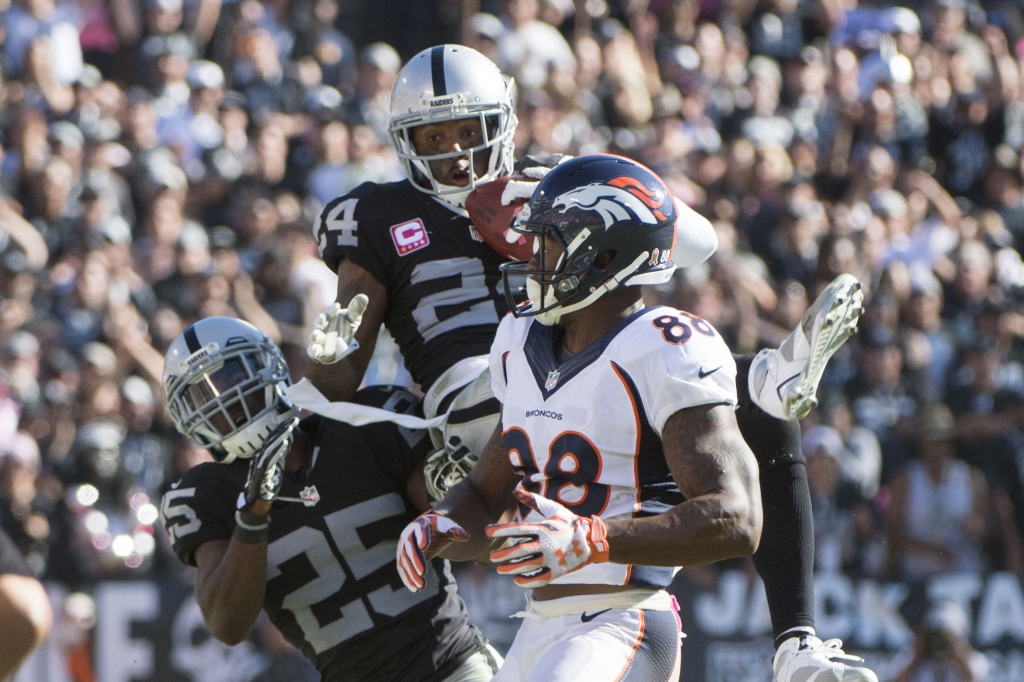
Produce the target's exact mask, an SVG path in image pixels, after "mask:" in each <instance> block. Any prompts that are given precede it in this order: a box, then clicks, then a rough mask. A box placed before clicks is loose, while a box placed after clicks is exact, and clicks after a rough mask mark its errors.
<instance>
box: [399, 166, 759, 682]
mask: <svg viewBox="0 0 1024 682" xmlns="http://www.w3.org/2000/svg"><path fill="white" fill-rule="evenodd" d="M675 220H676V210H675V207H674V205H673V201H672V198H671V195H670V194H669V192H668V190H667V189H666V188H665V186H664V183H663V182H662V181H661V179H660V178H658V177H657V176H656V175H655V174H654V173H652V172H651V171H649V170H648V169H646V168H644V167H643V166H641V165H639V164H637V163H635V162H633V161H629V160H627V159H624V158H621V157H616V156H610V155H594V156H584V157H579V158H576V159H573V160H570V161H567V162H564V163H562V164H560V165H559V166H558V167H557V168H555V169H554V170H553V171H552V172H551V173H549V174H548V175H547V177H546V178H545V179H544V180H543V181H542V182H541V184H540V186H539V187H538V189H537V191H536V193H535V194H534V196H533V198H532V199H531V201H530V203H529V204H528V205H527V206H526V207H525V208H524V209H523V211H522V212H521V213H520V217H519V218H518V219H517V220H516V223H515V226H514V229H516V231H518V232H521V233H522V234H525V235H528V236H530V237H533V238H535V243H536V244H537V248H536V249H535V251H536V255H535V256H534V258H533V259H532V260H531V261H529V263H524V262H517V263H511V264H508V265H506V266H503V268H502V269H503V271H504V276H505V286H506V291H508V292H511V285H510V284H509V277H512V276H515V275H527V276H528V277H527V280H526V282H527V290H528V293H529V296H530V302H528V303H525V304H523V305H521V306H519V307H518V308H516V309H515V312H514V315H512V316H508V317H506V318H505V319H504V320H503V321H502V324H501V326H500V327H499V329H498V333H497V336H496V338H495V341H494V344H493V346H492V347H491V353H490V357H489V363H490V369H491V381H492V387H493V389H494V394H495V396H497V397H498V398H499V400H501V402H502V416H501V424H499V426H498V428H497V429H496V430H495V431H494V434H493V436H492V439H491V441H490V443H489V444H488V446H487V449H486V450H485V451H484V453H483V457H482V460H481V462H480V463H479V464H478V465H477V466H476V468H474V469H473V471H471V472H470V474H469V477H468V479H467V480H465V481H463V482H462V483H460V484H459V485H457V486H455V487H454V488H453V489H452V490H451V491H450V492H449V494H448V496H447V497H446V498H445V499H444V501H442V502H441V503H440V504H439V505H438V506H437V507H436V508H435V509H434V510H433V511H431V512H427V513H426V514H424V515H422V516H420V517H419V518H418V519H417V520H416V521H414V522H413V523H412V524H410V525H409V526H407V527H406V530H405V532H404V533H403V541H402V543H401V544H400V546H399V552H398V566H399V573H400V575H401V576H402V578H403V581H404V582H405V583H406V585H407V586H408V587H409V588H410V589H412V590H418V589H419V588H420V587H421V586H422V585H423V581H422V579H421V578H420V569H421V567H425V566H426V562H427V561H428V560H429V559H430V558H432V557H433V556H434V555H436V554H437V553H438V552H440V553H442V554H443V555H444V556H448V557H449V558H452V559H470V558H475V557H477V556H479V555H481V554H482V553H483V552H485V551H486V550H488V549H489V548H491V546H492V542H493V541H495V540H497V541H502V540H507V542H505V543H503V544H500V545H498V547H499V548H498V549H495V550H494V551H492V552H491V553H490V555H489V558H490V559H491V561H493V562H494V563H496V564H497V570H498V572H499V573H502V574H506V575H512V576H515V581H516V583H517V584H519V585H521V586H523V587H527V588H530V589H531V590H532V592H531V593H530V599H529V603H528V607H527V611H526V614H524V615H525V620H524V623H523V625H522V627H521V628H520V631H519V633H518V635H517V637H516V640H515V642H514V643H513V645H512V648H511V650H510V651H509V654H508V657H507V658H506V662H505V665H504V666H503V667H502V669H501V670H500V671H499V672H498V674H497V676H496V677H495V679H496V680H500V681H502V682H511V681H517V682H518V681H524V682H525V681H526V680H531V681H532V680H537V681H539V680H546V681H554V682H562V681H566V682H568V681H569V680H581V679H586V680H609V681H611V680H644V681H645V682H660V681H665V682H668V681H669V680H675V679H677V678H678V674H679V664H680V652H679V636H680V630H679V627H680V626H679V621H678V619H677V617H676V616H675V613H674V608H673V602H672V599H671V597H670V596H669V595H668V593H667V592H665V588H666V587H667V586H668V585H669V583H670V582H671V580H672V577H673V575H674V574H675V571H676V570H677V569H678V567H680V566H684V565H699V564H706V563H711V562H714V561H718V560H721V559H726V558H729V557H734V556H746V555H750V554H752V553H753V552H754V550H755V549H756V548H757V543H758V540H759V538H760V533H761V500H760V493H759V485H758V470H757V463H756V460H755V459H754V455H753V453H751V451H750V449H749V447H748V446H747V444H746V442H745V441H744V440H743V436H742V435H741V433H740V429H739V426H738V425H737V423H736V416H735V413H734V410H735V407H736V402H737V400H736V378H735V373H736V365H735V362H734V361H733V358H732V354H731V353H730V352H729V349H728V347H727V346H726V345H725V342H724V341H723V340H722V338H721V336H719V334H718V333H717V332H716V331H715V330H714V329H713V328H712V327H711V325H710V324H708V323H707V322H705V321H704V320H701V319H700V318H696V317H694V316H691V315H688V314H686V313H683V312H681V311H678V310H675V309H672V308H667V307H656V308H645V307H644V306H643V299H642V296H641V290H640V287H639V286H638V285H642V284H653V283H657V282H663V281H665V280H666V279H667V278H668V277H670V276H671V274H672V271H673V270H674V269H675V265H674V264H673V262H672V260H671V257H672V249H673V247H674V245H675V228H674V225H675ZM631 285H632V286H631ZM510 295H511V293H510ZM453 541H459V542H458V543H455V542H453Z"/></svg>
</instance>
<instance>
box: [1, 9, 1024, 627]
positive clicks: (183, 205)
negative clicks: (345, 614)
mask: <svg viewBox="0 0 1024 682" xmlns="http://www.w3.org/2000/svg"><path fill="white" fill-rule="evenodd" d="M904 5H905V6H892V5H891V4H889V3H878V4H872V3H870V2H863V3H858V0H700V1H698V0H650V1H649V2H648V1H645V0H585V1H584V0H578V1H576V2H573V0H479V1H478V2H477V1H472V0H465V1H459V2H456V1H454V0H446V1H442V2H427V1H426V0H423V1H418V2H414V1H410V0H404V1H400V0H376V1H374V2H362V1H359V0H266V1H265V2H260V1H259V0H60V1H56V0H0V526H2V527H3V528H4V530H6V531H7V532H8V533H9V534H10V535H11V536H12V537H13V538H14V539H15V540H16V542H17V544H18V545H19V547H20V548H21V549H22V551H23V552H24V553H25V555H26V556H27V558H28V560H29V562H30V564H31V566H32V567H33V569H34V570H35V571H37V572H38V574H39V575H40V576H41V577H42V578H44V579H46V580H50V581H56V582H59V583H62V584H65V585H67V586H68V587H69V588H70V589H72V590H82V591H84V592H86V593H88V590H89V587H90V586H91V585H94V584H95V583H96V582H97V581H99V580H105V579H116V578H123V577H134V576H142V575H153V574H155V573H159V572H161V571H178V570H180V569H179V567H178V566H177V564H176V562H175V561H174V559H173V557H172V556H170V555H169V554H168V553H167V551H166V545H167V543H166V540H165V539H164V538H163V537H162V534H161V532H158V531H157V530H155V528H156V521H157V517H158V511H159V510H158V506H159V498H160V494H161V492H162V491H163V490H165V489H166V487H167V486H168V485H169V483H170V482H171V481H173V480H174V479H175V478H176V477H177V476H178V475H179V474H180V473H181V472H182V471H184V470H185V469H187V468H189V467H190V466H192V465H194V464H195V463H197V462H199V461H203V460H205V459H206V455H205V453H204V452H203V451H202V450H201V449H199V448H197V447H196V446H194V445H191V444H189V443H188V442H187V441H185V440H184V439H183V438H181V437H179V436H177V435H176V434H175V433H174V431H173V429H172V428H171V427H170V425H169V421H168V419H167V415H166V414H165V412H164V410H163V407H162V396H161V391H160V384H159V382H160V373H161V365H162V354H163V351H164V350H165V349H166V347H167V345H168V343H169V342H170V341H171V340H172V339H173V338H174V337H175V336H176V335H177V334H178V333H179V332H180V331H182V330H183V329H184V328H185V326H187V325H188V324H190V323H191V322H193V321H194V320H196V319H199V318H202V317H205V316H210V315H235V316H239V317H242V318H244V319H246V320H248V321H250V322H252V323H254V324H256V325H257V326H258V327H260V328H261V329H263V330H265V331H267V332H268V333H269V334H270V336H271V337H272V338H273V339H274V340H275V341H277V342H278V343H279V344H280V345H281V346H282V348H283V349H284V352H285V355H286V358H287V359H288V361H289V363H290V367H291V370H292V373H293V376H295V377H296V378H297V377H299V376H301V375H302V373H303V370H304V365H305V354H304V347H305V338H306V333H307V330H308V329H309V328H310V327H311V323H312V319H313V317H315V315H316V314H317V313H319V312H320V311H321V310H322V309H323V308H324V307H325V306H326V305H328V304H329V303H330V302H332V301H333V300H334V292H335V280H334V275H333V274H332V273H330V272H329V271H328V270H327V268H326V267H325V266H323V265H322V263H321V262H320V260H319V258H318V253H317V245H316V241H315V239H314V237H313V236H312V232H311V229H310V228H311V225H312V223H313V220H314V218H315V217H316V215H317V214H318V211H319V210H320V208H321V207H322V205H323V204H324V203H325V202H327V201H329V200H330V199H331V198H333V197H335V196H338V195H340V194H343V193H345V192H347V191H349V190H351V189H352V188H354V187H356V186H357V185H358V184H360V183H362V182H365V181H375V182H380V181H390V180H395V179H401V178H402V177H403V174H402V168H401V166H400V164H399V163H398V161H397V158H396V156H395V153H394V151H393V149H392V148H391V147H390V146H389V142H388V136H387V124H388V94H389V91H390V88H391V85H392V83H393V81H394V78H395V75H396V73H397V72H398V70H399V68H400V67H401V65H402V63H403V60H405V59H408V58H409V57H411V56H412V55H413V54H415V53H416V52H417V51H419V50H420V49H423V48H425V47H428V46H430V45H432V44H437V43H441V42H445V41H450V42H462V43H465V44H468V45H471V46H474V47H476V48H477V49H479V50H481V51H482V52H483V53H485V54H486V55H488V56H489V57H491V58H492V59H493V60H494V61H495V62H496V63H497V64H498V65H499V66H500V67H501V69H502V70H503V71H504V72H506V73H507V74H509V75H512V76H514V77H515V79H516V83H517V89H518V91H517V111H518V116H519V128H518V132H517V134H516V149H517V153H518V154H519V155H522V154H527V153H531V154H533V153H541V152H560V153H566V154H583V153H589V152H601V151H608V152H613V153H618V154H623V155H626V156H630V157H633V158H636V159H638V160H640V161H642V162H643V163H645V164H647V165H648V166H650V167H651V168H652V169H654V170H655V171H657V172H658V173H659V174H661V175H662V177H663V178H664V179H665V180H666V181H667V183H668V184H669V185H670V187H671V188H672V190H673V191H674V193H675V194H676V195H677V196H679V197H680V198H681V199H683V200H684V201H686V202H687V203H688V204H690V205H692V206H693V207H695V208H696V209H697V210H699V211H700V212H701V213H703V214H704V215H706V216H707V217H708V218H709V219H710V220H711V221H712V223H713V224H714V226H715V228H716V230H717V231H718V234H719V239H720V244H721V245H720V248H719V251H718V253H717V254H716V255H715V256H714V257H713V258H712V259H711V260H710V261H709V262H708V263H706V264H704V265H702V266H700V267H696V268H691V269H688V270H685V271H681V272H678V273H677V275H676V277H675V279H674V280H673V281H672V282H670V283H669V284H667V285H663V286H661V287H659V288H658V289H657V290H652V291H651V292H650V298H651V301H652V302H661V303H669V304H672V305H675V306H678V307H680V308H683V309H685V310H688V311H690V312H693V313H695V314H698V315H701V316H703V317H704V318H706V319H708V320H710V321H711V322H712V323H713V324H714V325H715V326H716V327H717V328H718V329H719V330H720V331H721V332H722V333H723V334H724V335H725V336H726V338H727V340H728V341H729V343H730V345H731V346H732V347H733V348H734V350H736V351H737V352H747V351H753V350H756V349H758V348H761V347H767V346H773V345H776V344H778V343H779V342H780V341H781V340H782V339H783V338H785V335H786V334H787V333H788V331H789V330H790V329H792V328H793V327H794V326H795V325H796V324H797V323H798V321H799V320H800V317H801V315H802V314H803V313H804V311H805V310H806V308H807V306H808V304H809V302H811V301H813V300H814V297H815V296H816V295H817V293H818V292H819V291H820V290H821V289H822V288H823V287H824V285H825V284H827V283H828V282H829V281H830V280H831V279H832V278H833V277H834V276H836V275H837V274H839V273H842V272H849V273H853V274H854V275H856V276H857V277H858V278H859V279H860V280H861V281H862V282H863V284H864V287H865V291H866V309H867V312H866V314H865V316H864V318H863V319H862V323H861V331H860V333H859V334H858V335H857V336H856V337H854V338H853V339H852V340H851V342H849V343H848V344H847V345H846V346H845V347H844V348H843V349H841V350H840V352H839V353H838V355H837V356H836V357H835V358H834V359H833V360H832V362H831V363H830V365H829V367H828V370H827V371H826V374H825V376H824V379H823V382H822V386H821V390H820V392H819V397H820V398H821V406H820V408H819V409H818V410H816V411H815V412H813V413H812V415H811V416H810V417H808V419H807V420H806V422H805V423H804V425H803V426H804V452H805V453H806V455H807V457H808V472H809V478H810V482H811V487H812V494H813V499H814V518H815V528H816V532H817V537H818V542H817V568H818V570H820V571H831V570H843V571H844V572H846V573H848V574H851V575H859V576H866V577H872V578H882V579H889V578H891V579H905V580H915V579H919V578H922V577H927V576H929V575H934V574H937V573H941V572H947V571H986V570H1007V571H1011V572H1015V573H1017V574H1018V575H1022V574H1024V550H1022V544H1024V484H1022V481H1024V344H1022V339H1024V263H1022V260H1021V256H1020V249H1021V247H1022V245H1024V178H1022V169H1024V153H1022V147H1024V78H1022V76H1024V13H1022V5H1021V4H1020V3H1018V2H1013V1H1012V0H982V1H981V2H980V3H979V2H977V1H976V0H908V1H907V2H905V3H904ZM401 376H402V375H401V373H400V371H399V368H398V367H396V363H395V361H394V358H393V355H391V356H389V355H387V352H386V348H385V351H382V355H381V359H380V361H379V362H378V363H377V364H376V366H375V369H374V370H372V371H371V375H370V379H369V380H370V381H371V382H373V383H379V382H382V381H392V380H395V379H396V378H398V379H399V380H400V378H401ZM897 548H898V549H899V551H896V550H897ZM79 601H80V600H79ZM79 605H80V604H79ZM85 610H86V611H88V609H85Z"/></svg>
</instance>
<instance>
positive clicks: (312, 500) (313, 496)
mask: <svg viewBox="0 0 1024 682" xmlns="http://www.w3.org/2000/svg"><path fill="white" fill-rule="evenodd" d="M299 497H300V498H301V499H302V504H303V505H305V506H307V507H312V506H314V505H315V504H316V503H317V502H319V501H320V493H319V492H317V489H316V486H315V485H311V486H309V487H308V488H303V489H302V492H301V493H299Z"/></svg>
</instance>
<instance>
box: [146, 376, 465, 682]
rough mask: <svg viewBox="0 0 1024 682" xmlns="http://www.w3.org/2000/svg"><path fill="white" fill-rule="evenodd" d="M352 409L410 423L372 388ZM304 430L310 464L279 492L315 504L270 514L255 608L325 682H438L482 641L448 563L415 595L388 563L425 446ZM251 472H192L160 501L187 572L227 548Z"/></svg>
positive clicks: (378, 432)
mask: <svg viewBox="0 0 1024 682" xmlns="http://www.w3.org/2000/svg"><path fill="white" fill-rule="evenodd" d="M354 400H357V401H358V402H361V403H363V404H371V405H373V406H375V407H384V408H386V409H391V410H392V411H396V412H403V413H408V412H411V411H412V409H414V408H415V406H416V400H417V399H416V398H415V397H413V396H412V395H411V394H410V393H408V392H406V391H405V390H403V389H398V388H392V387H379V386H378V387H372V388H369V389H364V390H363V391H360V392H359V393H357V394H356V397H355V398H354ZM301 428H302V429H303V430H304V431H306V432H307V433H308V434H309V435H310V436H311V440H312V442H313V454H312V457H311V460H310V462H309V463H308V464H307V465H306V466H305V467H304V468H303V469H302V470H301V471H299V472H296V473H295V474H288V475H286V476H285V479H284V482H283V484H282V486H281V493H280V494H281V496H283V497H301V498H303V499H308V500H309V501H310V502H311V503H313V504H311V505H310V506H306V505H304V504H298V503H290V502H289V503H276V504H275V505H274V508H273V510H272V511H271V513H270V517H271V523H270V541H269V545H268V546H267V589H266V594H265V595H264V599H263V608H264V610H265V611H266V612H267V614H268V615H269V616H270V620H271V621H272V622H273V623H274V625H276V626H277V627H278V629H280V630H281V632H282V633H283V634H284V636H285V638H286V639H287V640H288V641H289V642H291V643H292V644H293V645H294V646H295V647H297V648H298V649H300V650H301V651H302V652H303V653H304V654H305V655H306V657H307V658H309V660H310V661H312V662H313V663H314V665H315V666H316V668H317V670H319V671H320V674H321V675H322V679H323V680H324V682H350V681H351V682H355V681H356V680H375V681H380V682H384V681H387V680H394V681H396V682H398V681H401V682H416V681H423V682H433V681H436V680H441V679H444V678H445V677H446V676H447V675H449V674H450V673H451V672H452V670H453V669H454V668H456V667H458V666H459V665H460V664H461V663H462V662H463V661H464V660H465V659H466V658H467V657H468V656H470V655H471V654H473V653H474V652H476V651H478V650H479V649H480V648H481V646H482V644H483V638H482V635H480V633H479V631H478V630H477V629H476V628H475V627H474V626H472V625H470V624H469V620H468V618H469V617H468V614H467V612H466V607H465V604H463V602H462V599H461V598H460V597H459V596H458V594H457V592H456V584H455V580H454V578H453V577H452V574H451V570H450V567H449V565H448V562H446V561H445V560H443V559H434V560H433V561H432V562H431V565H430V569H429V570H428V578H427V585H426V587H425V588H424V589H423V590H421V591H420V592H418V593H415V594H413V593H412V592H410V591H409V590H407V589H406V588H405V586H404V585H403V584H402V581H401V579H400V578H399V576H398V569H397V567H396V565H395V552H396V549H397V546H398V538H399V535H400V534H401V531H402V529H403V528H405V526H406V524H408V523H409V522H410V521H412V520H413V519H414V518H416V516H417V514H418V512H417V511H416V510H415V509H414V507H413V505H412V503H411V502H410V501H409V500H408V498H407V497H406V493H405V489H406V483H407V482H408V480H409V477H410V475H411V474H412V472H413V470H414V468H415V467H416V466H418V465H419V464H421V463H422V461H423V459H424V457H425V455H426V454H427V452H428V451H429V450H430V447H431V444H430V439H429V438H425V437H424V435H425V432H423V431H409V430H407V429H403V428H400V427H398V426H396V425H395V424H392V423H389V422H381V423H377V424H370V425H367V426H364V427H359V428H356V427H353V426H351V425H349V424H345V423H342V422H336V421H332V420H328V419H320V418H319V417H312V418H309V419H306V420H304V421H303V422H302V425H301ZM248 468H249V462H248V460H239V461H236V462H233V463H231V464H215V463H212V462H211V463H206V464H201V465H199V466H197V467H194V468H193V469H190V470H189V471H187V472H186V473H185V475H184V476H182V478H181V480H180V481H178V482H177V483H175V484H174V486H173V487H172V489H171V490H169V491H168V492H167V494H165V495H164V498H163V506H162V516H163V519H164V526H165V528H166V529H167V533H168V535H169V536H170V538H171V541H172V544H173V547H174V551H175V553H176V554H177V555H178V557H179V558H180V559H181V560H182V561H183V562H185V563H186V564H189V565H193V566H194V565H195V550H196V548H198V547H199V546H200V545H202V544H203V543H205V542H210V541H213V540H228V539H230V538H231V534H232V532H233V531H234V528H235V520H234V515H235V510H236V509H237V508H238V503H239V501H240V500H241V499H242V498H241V497H240V493H241V491H242V490H243V488H244V486H245V480H246V476H247V474H248ZM314 502H315V503H314Z"/></svg>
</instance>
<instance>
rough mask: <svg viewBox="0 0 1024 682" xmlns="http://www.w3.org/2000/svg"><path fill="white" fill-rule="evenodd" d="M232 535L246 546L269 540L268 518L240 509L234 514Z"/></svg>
mask: <svg viewBox="0 0 1024 682" xmlns="http://www.w3.org/2000/svg"><path fill="white" fill-rule="evenodd" d="M261 522H262V523H261ZM232 535H233V536H234V537H235V538H237V539H238V540H239V542H244V543H246V544H248V545H258V544H260V543H263V542H266V541H267V540H268V539H269V538H270V517H269V516H259V515H258V514H253V513H252V512H251V511H249V510H248V509H240V510H238V511H236V512H235V531H234V533H232Z"/></svg>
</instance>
